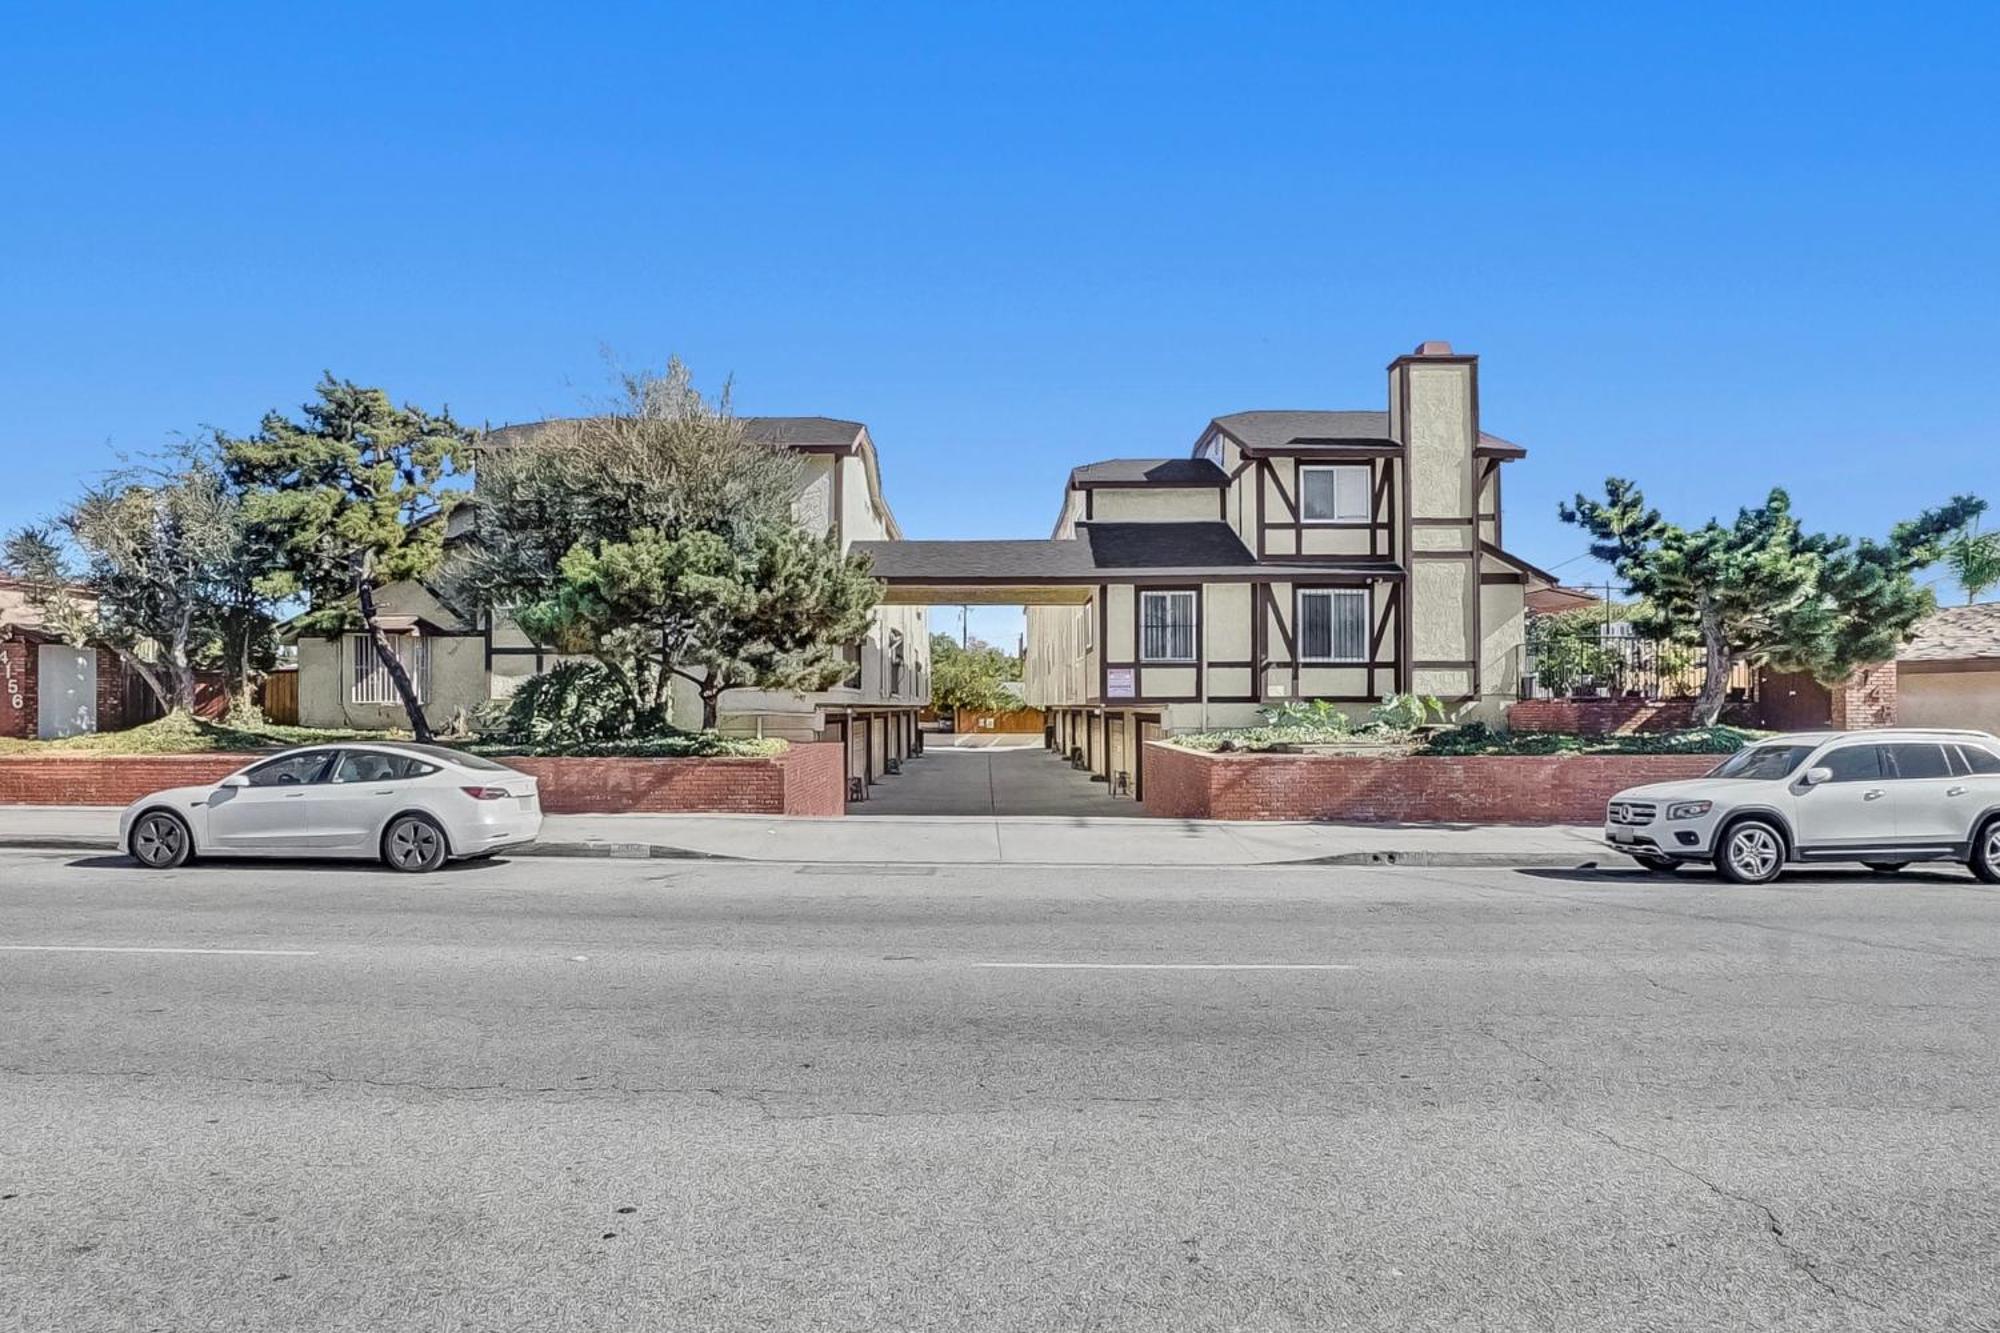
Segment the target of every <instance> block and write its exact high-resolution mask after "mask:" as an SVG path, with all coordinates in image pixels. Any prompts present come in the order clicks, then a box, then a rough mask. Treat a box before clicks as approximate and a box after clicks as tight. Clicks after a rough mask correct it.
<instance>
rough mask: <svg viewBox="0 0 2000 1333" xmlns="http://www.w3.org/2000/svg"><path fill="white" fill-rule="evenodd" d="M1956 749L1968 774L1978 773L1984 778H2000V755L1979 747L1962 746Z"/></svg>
mask: <svg viewBox="0 0 2000 1333" xmlns="http://www.w3.org/2000/svg"><path fill="white" fill-rule="evenodd" d="M1955 748H1956V749H1957V751H1958V759H1959V762H1960V763H1962V764H1964V765H1965V771H1966V772H1968V773H1977V774H1979V775H1980V776H1982V777H2000V755H1995V754H1994V753H1993V752H1992V751H1991V750H1988V749H1984V748H1982V747H1981V746H1977V745H1960V746H1957V747H1955Z"/></svg>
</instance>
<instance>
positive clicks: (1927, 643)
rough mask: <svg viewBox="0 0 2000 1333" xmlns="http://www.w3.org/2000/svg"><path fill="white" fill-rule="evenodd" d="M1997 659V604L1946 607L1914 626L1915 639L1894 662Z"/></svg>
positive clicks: (1999, 615)
mask: <svg viewBox="0 0 2000 1333" xmlns="http://www.w3.org/2000/svg"><path fill="white" fill-rule="evenodd" d="M1982 658H1996V659H2000V602H1977V603H1975V604H1973V605H1971V606H1948V607H1945V608H1944V609H1942V610H1940V611H1937V612H1935V613H1933V614H1932V615H1930V616H1928V617H1927V618H1925V619H1924V620H1923V621H1921V622H1920V623H1919V624H1918V625H1917V632H1916V636H1915V637H1914V638H1912V639H1911V640H1910V641H1909V643H1908V644H1906V645H1904V647H1903V650H1902V651H1901V652H1899V653H1897V654H1896V660H1897V661H1898V662H1963V661H1967V660H1977V659H1982Z"/></svg>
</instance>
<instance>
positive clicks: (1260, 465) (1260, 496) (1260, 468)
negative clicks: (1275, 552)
mask: <svg viewBox="0 0 2000 1333" xmlns="http://www.w3.org/2000/svg"><path fill="white" fill-rule="evenodd" d="M1267 466H1268V464H1266V463H1265V462H1264V460H1263V459H1261V458H1260V459H1258V460H1257V552H1256V554H1257V558H1258V559H1259V560H1262V559H1265V558H1266V557H1267V556H1268V555H1269V554H1270V546H1269V545H1268V544H1267V543H1266V542H1265V541H1264V470H1265V468H1266V467H1267Z"/></svg>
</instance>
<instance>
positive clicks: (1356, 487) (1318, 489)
mask: <svg viewBox="0 0 2000 1333" xmlns="http://www.w3.org/2000/svg"><path fill="white" fill-rule="evenodd" d="M1370 475H1371V473H1370V469H1369V467H1368V465H1367V464H1366V463H1342V464H1340V465H1339V466H1337V467H1302V468H1300V469H1299V517H1300V518H1302V519H1304V520H1305V521H1306V522H1308V523H1366V522H1367V521H1368V519H1369V509H1370V505H1369V495H1368V487H1369V483H1370Z"/></svg>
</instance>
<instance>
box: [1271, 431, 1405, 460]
mask: <svg viewBox="0 0 2000 1333" xmlns="http://www.w3.org/2000/svg"><path fill="white" fill-rule="evenodd" d="M1401 449H1402V446H1401V445H1399V444H1397V443H1396V442H1395V441H1394V440H1358V439H1357V440H1351V439H1346V438H1322V437H1318V436H1311V435H1301V436H1300V437H1299V438H1298V439H1296V440H1291V441H1288V442H1286V443H1284V444H1268V445H1261V446H1258V447H1256V448H1252V447H1250V446H1248V445H1245V446H1244V447H1243V456H1244V457H1246V458H1314V459H1326V460H1328V461H1338V460H1339V459H1341V458H1343V457H1346V458H1356V459H1369V458H1393V457H1395V456H1396V454H1397V453H1399V452H1400V451H1401Z"/></svg>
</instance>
